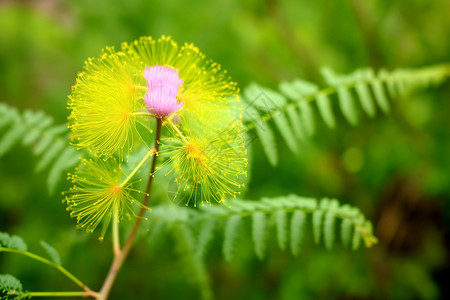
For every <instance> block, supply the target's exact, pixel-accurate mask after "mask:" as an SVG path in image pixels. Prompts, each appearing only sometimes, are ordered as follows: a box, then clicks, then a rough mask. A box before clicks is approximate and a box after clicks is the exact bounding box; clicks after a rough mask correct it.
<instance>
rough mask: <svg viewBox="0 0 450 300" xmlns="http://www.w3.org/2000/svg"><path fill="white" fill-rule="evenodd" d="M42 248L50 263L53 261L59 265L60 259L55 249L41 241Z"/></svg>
mask: <svg viewBox="0 0 450 300" xmlns="http://www.w3.org/2000/svg"><path fill="white" fill-rule="evenodd" d="M40 244H41V246H42V248H44V249H45V251H46V252H47V253H48V255H49V257H50V259H51V261H53V262H54V263H55V264H57V265H61V257H60V256H59V253H58V251H56V249H55V248H53V247H52V246H50V245H49V244H48V243H47V242H45V241H41V242H40Z"/></svg>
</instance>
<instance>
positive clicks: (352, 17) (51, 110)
mask: <svg viewBox="0 0 450 300" xmlns="http://www.w3.org/2000/svg"><path fill="white" fill-rule="evenodd" d="M449 32H450V1H446V0H441V1H438V0H435V1H426V0H397V1H388V0H385V1H361V0H337V1H325V0H318V1H308V0H279V1H277V0H266V1H257V0H244V1H238V0H227V1H224V0H217V1H206V0H200V1H184V2H182V1H175V0H167V1H138V0H117V1H106V0H97V1H87V0H79V1H69V0H66V1H57V0H41V1H38V0H36V1H31V0H30V1H1V2H0V101H1V102H6V103H8V104H10V105H12V106H15V107H18V108H19V109H21V110H23V109H27V108H31V109H33V110H43V111H45V112H46V113H48V114H50V115H52V116H53V117H54V119H55V122H56V123H64V122H65V120H66V118H67V115H68V110H67V109H66V102H67V95H68V94H69V93H70V89H71V85H73V84H74V82H75V78H76V74H77V72H79V71H80V70H81V69H82V66H83V63H84V60H85V59H86V58H88V57H92V56H97V55H98V54H99V52H100V49H101V48H103V47H105V46H107V45H114V46H116V47H119V46H120V43H121V42H123V41H133V40H134V39H137V38H138V37H139V36H143V35H151V36H153V37H158V36H160V35H162V34H165V35H171V36H172V37H173V38H174V40H176V41H178V42H179V43H183V42H185V41H187V42H193V43H194V44H196V45H197V46H198V47H199V48H200V49H201V50H202V51H203V52H204V53H205V54H206V55H207V57H208V58H211V59H214V60H215V61H217V62H220V63H221V64H222V65H223V66H224V68H225V69H227V70H228V71H229V74H230V75H231V76H232V77H233V79H234V80H236V81H237V82H238V83H239V86H240V87H241V89H242V88H245V86H246V85H247V84H249V83H250V82H258V83H260V84H263V85H266V86H268V87H273V88H276V87H277V85H278V83H279V82H280V81H282V80H291V79H293V78H297V77H300V78H303V79H305V80H311V81H314V82H316V83H318V84H321V85H323V82H322V79H321V78H320V76H319V74H320V72H319V71H320V67H322V66H329V67H331V68H332V69H334V70H336V71H337V72H339V73H346V72H351V71H352V70H354V69H356V68H358V67H364V66H370V67H374V68H379V67H386V68H388V69H394V68H399V67H420V66H425V65H429V64H435V63H442V62H448V61H449V60H450V59H449V58H450V57H449V53H450V39H449V38H448V33H449ZM449 96H450V84H448V83H446V84H444V85H442V86H441V87H438V88H433V89H428V90H425V91H421V92H418V93H415V94H413V95H411V96H409V97H407V98H404V99H394V100H393V105H392V107H393V109H392V112H391V113H390V114H389V115H387V116H386V115H383V114H381V113H378V116H377V117H376V118H375V119H373V120H372V119H368V118H366V117H363V121H362V122H361V124H360V125H359V126H358V127H357V128H353V127H351V126H349V125H347V123H346V122H345V121H344V120H343V118H341V119H340V122H339V125H338V127H337V128H336V129H335V130H334V131H330V130H329V129H327V128H325V126H323V124H322V122H321V121H318V122H316V123H317V125H318V130H317V133H316V135H315V137H314V138H313V139H312V140H311V142H310V143H308V144H305V145H302V151H301V152H300V155H298V156H294V155H292V154H291V153H290V152H288V151H287V150H286V149H284V148H282V147H283V143H281V140H280V148H281V150H280V151H281V153H280V157H281V160H280V164H279V166H278V167H276V168H273V167H271V166H270V165H269V164H268V162H267V160H266V158H265V156H264V154H263V153H262V152H261V151H260V149H258V148H260V147H253V148H254V149H253V150H254V151H253V155H254V160H253V163H252V170H251V173H252V177H251V182H250V187H249V191H248V192H247V195H246V197H247V198H249V199H259V198H260V197H262V196H278V195H287V194H289V193H295V194H298V195H302V196H310V197H316V198H320V197H324V196H329V197H336V198H338V199H340V200H341V201H342V202H345V203H351V204H352V205H356V206H358V207H359V208H360V209H361V210H362V211H363V213H364V214H366V215H367V216H368V218H369V219H371V220H372V221H373V222H374V227H375V234H376V235H377V236H378V238H379V240H380V242H379V244H378V245H376V246H375V247H374V248H372V249H368V250H367V249H360V250H358V251H357V252H352V251H350V250H348V249H343V248H340V247H337V248H335V250H333V251H326V250H324V249H323V247H322V246H314V245H312V243H311V242H309V243H306V245H305V246H304V248H303V250H302V253H301V254H300V256H299V257H298V258H293V257H292V256H291V254H289V253H287V252H286V253H284V252H281V251H280V250H277V249H276V247H275V246H269V255H268V258H266V259H265V260H264V261H259V260H258V259H257V258H256V257H255V255H254V254H253V252H252V251H253V250H252V249H251V247H250V245H247V244H245V243H244V244H243V245H242V246H241V247H239V249H240V250H239V253H238V257H237V259H236V260H235V262H234V263H232V264H227V263H225V262H224V259H223V257H222V256H221V254H220V252H221V248H220V243H219V241H218V240H216V241H215V243H214V245H213V246H212V249H211V251H210V253H209V254H208V256H207V261H206V264H207V269H208V273H209V274H210V280H211V285H212V290H213V292H214V295H215V298H216V299H235V300H238V299H450V268H449V261H448V259H449V249H450V236H449V228H450V226H449V225H450V213H449V212H450V204H449V199H450V180H449V175H450V154H449V153H450V142H449V137H450V133H449V126H450V122H449V118H448V112H450V103H449V101H448V99H449V98H450V97H449ZM258 143H259V142H258V141H256V142H255V144H253V145H254V146H258ZM34 165H35V158H34V156H33V155H32V154H31V151H30V149H28V148H26V147H23V146H20V145H18V146H15V147H14V149H13V151H11V152H9V153H8V154H7V155H5V156H4V157H2V158H1V160H0V231H7V232H10V233H14V234H18V235H21V236H22V237H24V239H25V240H26V241H28V244H29V248H31V249H32V250H33V249H39V240H45V241H47V242H48V243H49V244H51V245H54V246H55V248H56V249H58V250H59V251H60V253H61V255H62V260H63V264H64V265H65V266H67V268H68V269H69V270H71V271H72V272H73V273H74V274H76V275H78V276H79V277H80V278H81V279H83V281H85V282H86V283H88V284H89V285H90V286H91V287H93V288H94V289H96V288H98V287H100V285H101V283H102V281H103V279H104V276H105V274H106V272H107V270H108V268H109V264H110V261H111V249H110V245H109V244H108V242H105V243H99V242H98V240H97V236H96V235H89V234H86V233H85V232H83V231H80V230H76V229H75V226H74V223H75V221H74V220H72V219H70V218H69V216H68V213H67V212H66V211H65V205H64V204H62V203H61V196H60V195H59V193H55V194H54V195H49V194H48V192H47V190H46V181H45V174H40V175H36V174H34V173H33V168H34ZM65 189H67V184H66V183H62V184H60V186H59V187H58V190H59V191H63V190H65ZM309 235H310V234H309ZM37 251H38V250H37ZM179 270H182V272H179ZM0 273H11V274H13V275H14V276H16V277H18V278H20V279H21V280H22V282H23V284H24V286H25V288H26V289H28V290H32V291H48V290H73V289H74V288H75V287H74V286H73V283H71V282H69V281H68V280H67V279H66V278H63V277H62V276H61V275H60V274H59V273H57V272H56V271H54V270H52V269H49V268H47V267H41V266H40V265H39V264H37V263H35V262H33V261H30V260H27V259H26V258H23V257H17V256H12V255H7V254H2V255H0ZM190 274H191V270H189V268H188V267H184V268H183V264H182V262H180V260H179V259H178V258H177V255H176V251H175V250H174V245H173V241H172V240H171V239H170V238H168V239H166V240H163V241H162V242H161V244H159V245H151V246H149V245H148V244H147V243H145V242H142V241H141V242H140V243H139V244H137V245H136V247H135V249H134V250H133V251H132V253H131V256H130V257H129V259H128V261H127V263H126V265H125V267H124V269H123V270H122V272H121V273H120V275H119V278H118V281H117V283H116V286H115V287H114V289H113V291H112V296H111V299H131V298H132V297H131V296H130V291H131V295H135V299H198V298H199V297H200V292H199V288H198V287H197V286H196V285H195V283H193V282H192V280H190V277H191V276H190Z"/></svg>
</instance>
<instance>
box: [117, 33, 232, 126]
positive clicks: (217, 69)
mask: <svg viewBox="0 0 450 300" xmlns="http://www.w3.org/2000/svg"><path fill="white" fill-rule="evenodd" d="M122 51H123V52H124V53H126V54H127V55H129V56H130V57H131V59H132V60H133V61H134V62H136V63H137V65H138V68H139V69H140V70H144V68H145V67H146V66H150V67H152V66H164V67H168V68H170V69H173V70H175V71H177V72H178V74H179V78H181V79H182V80H183V84H182V85H181V86H180V87H179V90H178V94H177V98H178V101H179V102H180V103H183V110H188V111H191V112H194V113H196V114H198V115H201V114H203V112H204V111H208V110H210V109H211V108H214V109H215V110H222V118H221V120H222V121H223V124H225V125H228V124H229V123H230V122H231V121H232V120H233V119H234V116H230V115H228V112H229V110H230V108H231V107H232V106H235V107H238V106H239V97H238V95H237V94H238V92H239V90H238V89H237V84H236V83H235V82H233V81H231V79H230V77H229V76H228V75H227V72H226V71H224V70H222V67H221V66H220V65H219V64H217V63H215V62H212V61H211V60H207V59H206V57H205V55H204V54H203V53H201V52H200V51H199V49H198V48H197V47H195V46H194V45H193V44H187V43H186V44H184V45H182V46H179V45H178V44H177V43H176V42H174V41H173V40H172V39H171V38H170V37H167V36H162V37H161V38H159V39H158V40H154V39H152V38H151V37H141V38H140V39H139V40H137V41H134V42H133V43H130V44H128V43H124V44H122ZM175 81H176V80H175Z"/></svg>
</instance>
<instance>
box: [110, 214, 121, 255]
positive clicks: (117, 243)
mask: <svg viewBox="0 0 450 300" xmlns="http://www.w3.org/2000/svg"><path fill="white" fill-rule="evenodd" d="M112 234H113V252H114V255H118V254H119V253H120V238H119V212H118V208H117V207H116V208H115V209H114V219H113V230H112Z"/></svg>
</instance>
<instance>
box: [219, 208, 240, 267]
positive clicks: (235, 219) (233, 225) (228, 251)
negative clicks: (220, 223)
mask: <svg viewBox="0 0 450 300" xmlns="http://www.w3.org/2000/svg"><path fill="white" fill-rule="evenodd" d="M241 223H242V217H241V216H240V215H233V216H231V217H230V218H228V220H227V222H226V225H225V230H224V236H223V248H222V251H223V256H224V257H225V260H226V261H228V262H231V261H232V260H233V256H234V251H235V248H236V240H237V237H238V235H239V229H240V226H241Z"/></svg>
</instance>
